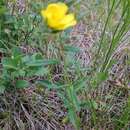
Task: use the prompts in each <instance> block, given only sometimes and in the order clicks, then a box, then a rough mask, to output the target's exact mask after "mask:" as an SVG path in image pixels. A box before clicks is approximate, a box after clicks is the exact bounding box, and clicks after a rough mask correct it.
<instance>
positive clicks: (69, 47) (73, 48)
mask: <svg viewBox="0 0 130 130" xmlns="http://www.w3.org/2000/svg"><path fill="white" fill-rule="evenodd" d="M64 50H65V51H69V52H75V53H77V52H80V48H78V47H74V46H70V45H64Z"/></svg>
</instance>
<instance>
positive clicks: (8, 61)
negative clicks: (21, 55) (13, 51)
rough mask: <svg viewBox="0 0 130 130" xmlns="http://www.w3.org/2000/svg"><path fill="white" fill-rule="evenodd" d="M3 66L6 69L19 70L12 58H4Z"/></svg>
mask: <svg viewBox="0 0 130 130" xmlns="http://www.w3.org/2000/svg"><path fill="white" fill-rule="evenodd" d="M2 65H3V67H5V68H7V69H14V70H17V67H16V64H15V63H14V62H13V60H12V59H11V58H3V59H2Z"/></svg>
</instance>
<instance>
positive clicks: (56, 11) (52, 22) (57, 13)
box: [41, 3, 76, 30]
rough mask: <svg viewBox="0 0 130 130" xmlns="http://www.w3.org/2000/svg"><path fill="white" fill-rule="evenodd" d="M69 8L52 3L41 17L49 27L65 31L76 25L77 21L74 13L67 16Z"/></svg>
mask: <svg viewBox="0 0 130 130" xmlns="http://www.w3.org/2000/svg"><path fill="white" fill-rule="evenodd" d="M67 11H68V7H67V5H66V4H64V3H52V4H49V5H48V7H47V8H46V9H45V10H44V9H43V10H41V15H42V16H43V18H45V19H46V21H47V24H48V26H49V27H51V28H53V29H55V30H64V29H66V28H68V27H71V26H74V25H76V19H75V16H74V14H73V13H70V14H67Z"/></svg>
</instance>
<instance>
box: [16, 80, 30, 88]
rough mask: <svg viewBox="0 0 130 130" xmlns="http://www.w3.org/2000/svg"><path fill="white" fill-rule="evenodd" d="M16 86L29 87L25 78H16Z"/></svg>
mask: <svg viewBox="0 0 130 130" xmlns="http://www.w3.org/2000/svg"><path fill="white" fill-rule="evenodd" d="M16 87H17V88H26V87H29V82H28V81H26V80H17V81H16Z"/></svg>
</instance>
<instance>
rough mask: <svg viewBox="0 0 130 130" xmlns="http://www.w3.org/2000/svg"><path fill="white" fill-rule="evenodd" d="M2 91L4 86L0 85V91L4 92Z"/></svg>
mask: <svg viewBox="0 0 130 130" xmlns="http://www.w3.org/2000/svg"><path fill="white" fill-rule="evenodd" d="M4 91H5V86H3V85H0V93H4Z"/></svg>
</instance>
